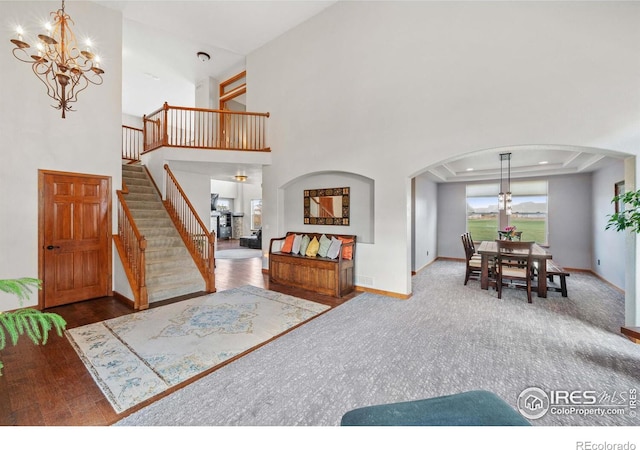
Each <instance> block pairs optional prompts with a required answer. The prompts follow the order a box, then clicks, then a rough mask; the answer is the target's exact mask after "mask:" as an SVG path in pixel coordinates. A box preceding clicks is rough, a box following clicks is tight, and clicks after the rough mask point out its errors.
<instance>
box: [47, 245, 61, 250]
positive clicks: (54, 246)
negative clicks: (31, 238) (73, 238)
mask: <svg viewBox="0 0 640 450" xmlns="http://www.w3.org/2000/svg"><path fill="white" fill-rule="evenodd" d="M54 248H60V246H59V245H47V250H53V249H54Z"/></svg>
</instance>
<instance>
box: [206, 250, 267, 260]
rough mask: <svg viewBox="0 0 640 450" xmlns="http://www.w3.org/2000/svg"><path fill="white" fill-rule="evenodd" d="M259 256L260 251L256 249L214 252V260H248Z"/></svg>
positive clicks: (260, 254)
mask: <svg viewBox="0 0 640 450" xmlns="http://www.w3.org/2000/svg"><path fill="white" fill-rule="evenodd" d="M261 256H262V250H260V249H257V248H230V249H226V250H218V251H217V252H216V259H248V258H259V257H261Z"/></svg>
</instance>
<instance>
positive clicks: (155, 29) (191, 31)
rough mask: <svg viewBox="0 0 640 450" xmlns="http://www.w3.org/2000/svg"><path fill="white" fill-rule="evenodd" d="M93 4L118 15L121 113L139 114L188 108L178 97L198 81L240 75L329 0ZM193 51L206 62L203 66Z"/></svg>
mask: <svg viewBox="0 0 640 450" xmlns="http://www.w3.org/2000/svg"><path fill="white" fill-rule="evenodd" d="M95 3H98V4H100V5H102V6H104V7H107V8H112V9H116V10H119V11H121V12H122V15H123V55H122V57H123V61H122V65H123V67H122V90H123V92H122V94H123V98H122V105H123V112H124V113H125V114H131V115H134V116H142V115H144V114H149V113H151V112H153V111H155V110H156V109H158V108H159V107H161V106H162V104H163V103H164V102H165V101H166V102H168V103H169V104H174V105H183V106H191V105H188V104H185V103H184V100H182V99H185V98H193V96H194V92H195V86H196V84H197V83H198V81H200V80H203V79H207V78H209V77H211V78H215V79H218V80H224V79H226V78H228V77H229V76H231V75H234V74H236V73H238V72H240V71H242V70H244V68H245V58H246V56H247V55H248V54H250V53H251V52H252V51H254V50H256V49H257V48H259V47H261V46H263V45H265V44H266V43H267V42H269V41H271V40H273V39H275V38H276V37H278V36H279V35H281V34H283V33H284V32H286V31H288V30H290V29H291V28H294V27H295V26H297V25H299V24H300V23H302V22H304V21H306V20H307V19H309V18H310V17H312V16H314V15H316V14H318V13H320V12H321V11H322V10H324V9H325V8H327V7H329V6H331V5H332V4H334V3H335V0H330V1H326V0H323V1H316V0H311V1H306V0H305V1H300V0H297V1H292V0H282V1H280V0H279V1H270V0H265V1H203V0H201V1H175V0H173V1H172V0H169V1H164V0H163V1H97V0H96V1H95ZM67 9H69V11H70V12H72V5H70V6H69V7H68V8H67ZM198 52H206V53H208V54H209V55H210V56H211V59H210V60H209V61H206V62H203V61H201V60H200V59H198V58H197V56H196V54H197V53H198Z"/></svg>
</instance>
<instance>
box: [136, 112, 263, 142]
mask: <svg viewBox="0 0 640 450" xmlns="http://www.w3.org/2000/svg"><path fill="white" fill-rule="evenodd" d="M269 116H270V114H269V113H268V112H266V113H255V112H247V111H227V110H220V109H205V108H189V107H184V106H170V105H169V104H167V103H166V102H165V104H164V105H163V107H162V108H160V109H158V110H156V111H154V112H153V113H151V114H149V115H145V116H144V117H143V124H144V125H143V126H144V128H143V134H144V152H149V151H152V150H155V149H156V148H160V147H182V148H197V149H217V150H246V151H270V148H269V147H268V146H267V142H266V127H267V123H266V120H267V119H268V118H269Z"/></svg>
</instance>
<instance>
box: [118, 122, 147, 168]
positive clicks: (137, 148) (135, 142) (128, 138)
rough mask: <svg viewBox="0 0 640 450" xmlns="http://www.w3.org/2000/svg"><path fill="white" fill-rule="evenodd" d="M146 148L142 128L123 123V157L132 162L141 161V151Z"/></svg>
mask: <svg viewBox="0 0 640 450" xmlns="http://www.w3.org/2000/svg"><path fill="white" fill-rule="evenodd" d="M143 148H144V134H143V131H142V128H134V127H130V126H127V125H122V159H126V160H129V161H131V162H137V161H140V153H142V150H143Z"/></svg>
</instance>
